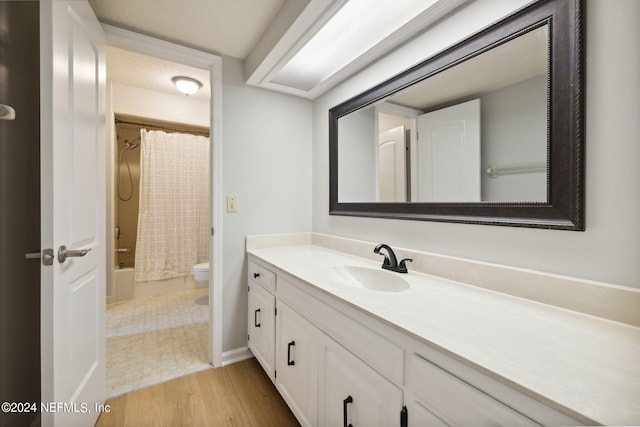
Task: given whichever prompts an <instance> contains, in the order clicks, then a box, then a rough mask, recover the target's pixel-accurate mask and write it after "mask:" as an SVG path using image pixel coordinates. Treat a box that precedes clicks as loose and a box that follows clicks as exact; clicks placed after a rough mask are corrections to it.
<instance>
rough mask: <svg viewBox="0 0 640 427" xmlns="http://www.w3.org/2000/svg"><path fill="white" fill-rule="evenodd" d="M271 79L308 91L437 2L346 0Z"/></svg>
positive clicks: (434, 0)
mask: <svg viewBox="0 0 640 427" xmlns="http://www.w3.org/2000/svg"><path fill="white" fill-rule="evenodd" d="M344 3H345V4H344V6H343V7H342V8H341V9H340V10H339V11H338V12H337V13H336V14H335V15H334V16H333V17H332V18H331V19H330V20H329V21H328V22H327V23H326V24H325V25H324V26H323V27H322V28H321V29H320V30H319V31H318V32H317V33H316V34H315V35H314V36H313V37H312V38H311V39H310V40H309V41H308V42H307V43H306V44H305V45H304V46H303V47H302V48H301V49H300V50H299V51H298V52H297V53H296V54H295V55H294V56H293V57H292V58H291V59H290V60H289V61H288V62H287V63H286V64H285V65H284V67H282V68H281V69H280V70H279V71H278V72H277V73H276V74H275V76H274V77H273V79H272V81H273V82H274V83H276V84H282V85H285V86H290V87H294V88H297V89H300V90H305V91H308V90H311V89H312V88H313V87H314V86H316V85H318V84H320V83H321V82H323V81H324V80H326V79H327V78H329V77H330V76H332V75H333V74H335V73H336V72H337V71H338V70H340V69H342V68H343V67H345V66H346V65H348V64H349V63H351V62H352V61H354V60H355V59H356V58H358V57H360V56H361V55H363V54H365V53H366V52H367V51H368V50H369V49H371V48H373V47H374V46H376V45H377V44H379V43H380V42H382V41H383V40H384V39H385V38H387V37H389V36H390V35H392V34H393V33H394V32H396V31H397V30H399V29H400V28H402V27H403V26H404V25H406V24H407V23H409V22H410V21H412V20H413V19H414V18H416V17H417V16H418V15H420V14H422V13H424V12H425V11H426V10H427V9H429V8H430V7H431V6H433V5H434V4H435V3H437V1H436V0H377V1H376V2H375V5H374V4H372V3H374V2H371V0H349V1H347V2H344Z"/></svg>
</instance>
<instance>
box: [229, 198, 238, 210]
mask: <svg viewBox="0 0 640 427" xmlns="http://www.w3.org/2000/svg"><path fill="white" fill-rule="evenodd" d="M227 212H238V196H227Z"/></svg>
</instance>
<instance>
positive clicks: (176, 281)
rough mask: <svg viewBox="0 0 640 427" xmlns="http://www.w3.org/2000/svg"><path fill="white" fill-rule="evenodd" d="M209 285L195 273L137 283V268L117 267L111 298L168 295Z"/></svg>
mask: <svg viewBox="0 0 640 427" xmlns="http://www.w3.org/2000/svg"><path fill="white" fill-rule="evenodd" d="M208 286H209V284H208V283H207V282H198V281H197V280H195V279H194V278H193V275H188V276H183V277H174V278H171V279H164V280H150V281H148V282H139V283H136V281H135V270H134V269H133V268H116V269H114V270H113V287H112V289H113V298H112V299H111V300H112V301H124V300H130V299H133V298H144V297H150V296H158V295H166V294H170V293H173V292H180V291H186V290H189V289H199V288H206V287H208Z"/></svg>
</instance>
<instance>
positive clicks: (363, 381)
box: [319, 337, 402, 427]
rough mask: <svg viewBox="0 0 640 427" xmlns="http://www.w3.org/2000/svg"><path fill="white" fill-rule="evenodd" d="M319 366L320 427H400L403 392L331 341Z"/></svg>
mask: <svg viewBox="0 0 640 427" xmlns="http://www.w3.org/2000/svg"><path fill="white" fill-rule="evenodd" d="M320 366H321V368H320V384H319V385H320V424H319V425H320V426H323V427H332V426H352V427H376V426H377V427H388V426H400V412H401V410H402V390H400V389H399V388H398V387H396V386H395V385H393V384H392V383H391V382H389V381H388V380H387V379H386V378H384V377H383V376H382V375H380V374H379V373H378V372H376V371H375V370H373V369H372V368H371V367H369V366H368V365H367V364H365V363H364V362H363V361H362V360H360V359H359V358H357V357H356V356H354V355H353V353H351V352H349V351H347V350H346V349H345V348H344V347H342V346H341V345H340V344H338V343H336V342H335V341H333V340H332V339H331V338H329V337H325V339H324V346H323V348H322V356H321V363H320Z"/></svg>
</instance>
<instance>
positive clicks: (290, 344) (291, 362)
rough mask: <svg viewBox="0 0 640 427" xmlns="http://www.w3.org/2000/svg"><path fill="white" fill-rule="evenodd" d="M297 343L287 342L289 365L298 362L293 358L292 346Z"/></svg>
mask: <svg viewBox="0 0 640 427" xmlns="http://www.w3.org/2000/svg"><path fill="white" fill-rule="evenodd" d="M294 345H296V342H295V341H291V342H290V343H289V344H287V365H288V366H293V365H295V364H296V361H295V360H291V347H292V346H294Z"/></svg>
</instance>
